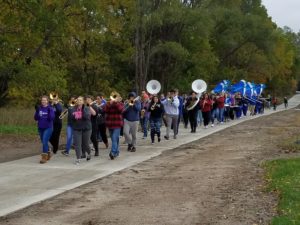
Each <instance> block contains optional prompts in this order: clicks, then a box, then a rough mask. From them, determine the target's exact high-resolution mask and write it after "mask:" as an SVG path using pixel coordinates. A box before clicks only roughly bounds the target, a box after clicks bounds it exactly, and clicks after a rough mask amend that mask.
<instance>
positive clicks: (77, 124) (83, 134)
mask: <svg viewBox="0 0 300 225" xmlns="http://www.w3.org/2000/svg"><path fill="white" fill-rule="evenodd" d="M71 115H72V127H73V137H74V145H75V151H76V161H75V164H76V165H79V163H80V159H81V153H82V151H83V152H86V153H87V154H88V155H87V158H86V159H87V160H90V159H91V149H90V146H89V141H90V138H91V133H92V123H91V115H93V116H95V115H96V112H95V111H94V109H93V108H92V107H91V106H86V105H84V100H83V97H81V96H79V97H78V98H77V102H76V106H75V107H74V108H73V110H72V114H71Z"/></svg>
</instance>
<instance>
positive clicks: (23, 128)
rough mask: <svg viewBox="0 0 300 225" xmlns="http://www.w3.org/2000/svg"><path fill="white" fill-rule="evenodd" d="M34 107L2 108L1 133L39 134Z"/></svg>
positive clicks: (0, 110)
mask: <svg viewBox="0 0 300 225" xmlns="http://www.w3.org/2000/svg"><path fill="white" fill-rule="evenodd" d="M33 114H34V109H17V108H11V109H6V108H1V109H0V134H17V135H34V134H37V128H36V122H35V121H34V119H33Z"/></svg>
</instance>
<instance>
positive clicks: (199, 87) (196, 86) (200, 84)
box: [187, 80, 207, 111]
mask: <svg viewBox="0 0 300 225" xmlns="http://www.w3.org/2000/svg"><path fill="white" fill-rule="evenodd" d="M206 89H207V84H206V82H205V81H204V80H194V82H193V83H192V90H193V91H194V92H196V93H197V98H198V99H197V101H193V104H190V105H189V106H188V107H187V110H188V111H190V110H192V109H194V108H195V107H196V105H197V104H198V103H199V101H200V96H201V94H202V93H203V92H205V91H206Z"/></svg>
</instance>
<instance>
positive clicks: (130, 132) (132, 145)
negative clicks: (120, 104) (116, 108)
mask: <svg viewBox="0 0 300 225" xmlns="http://www.w3.org/2000/svg"><path fill="white" fill-rule="evenodd" d="M135 98H136V93H135V92H130V93H129V95H128V100H127V103H126V104H125V108H124V112H123V117H124V127H123V132H124V136H125V140H126V143H127V144H128V149H127V150H128V151H130V152H135V151H136V133H137V129H138V125H139V119H140V111H141V101H140V100H139V99H135Z"/></svg>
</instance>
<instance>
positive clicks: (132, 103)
mask: <svg viewBox="0 0 300 225" xmlns="http://www.w3.org/2000/svg"><path fill="white" fill-rule="evenodd" d="M140 99H141V97H140V96H137V97H136V98H135V99H133V100H131V101H129V100H126V101H125V108H124V111H126V110H127V109H128V108H129V107H130V106H133V105H134V103H135V102H136V101H139V100H140Z"/></svg>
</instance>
